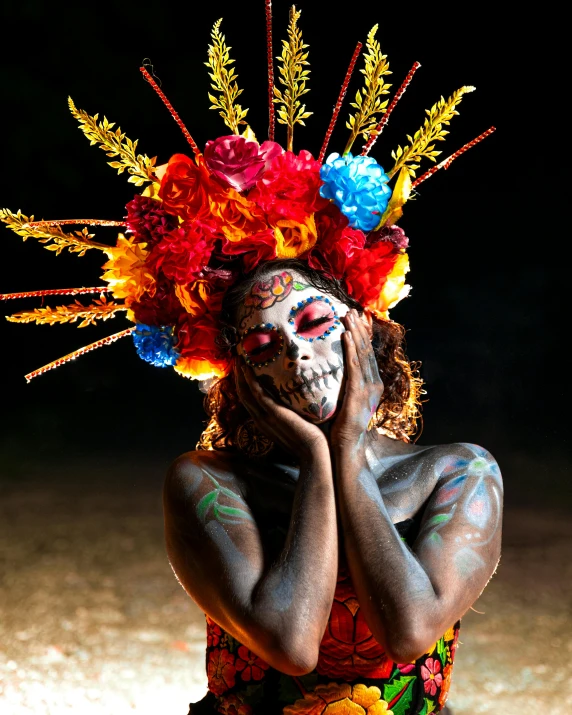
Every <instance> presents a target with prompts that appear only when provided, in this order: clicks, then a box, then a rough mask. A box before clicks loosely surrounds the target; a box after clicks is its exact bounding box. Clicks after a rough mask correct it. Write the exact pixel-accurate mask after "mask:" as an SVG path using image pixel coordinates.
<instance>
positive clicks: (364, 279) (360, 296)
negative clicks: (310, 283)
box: [345, 241, 400, 306]
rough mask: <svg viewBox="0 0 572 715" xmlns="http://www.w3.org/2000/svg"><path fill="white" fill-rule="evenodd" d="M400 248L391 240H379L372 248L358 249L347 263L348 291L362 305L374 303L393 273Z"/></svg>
mask: <svg viewBox="0 0 572 715" xmlns="http://www.w3.org/2000/svg"><path fill="white" fill-rule="evenodd" d="M399 255H400V251H399V249H397V248H396V246H395V245H394V244H393V243H392V242H391V241H379V242H378V243H375V244H374V245H373V246H371V247H370V248H365V249H364V250H361V251H356V252H355V253H354V254H353V255H352V257H351V258H350V259H349V260H348V262H347V265H346V274H345V283H346V286H347V289H348V293H349V294H350V295H351V296H352V298H355V299H356V300H357V301H358V302H359V303H360V304H361V305H363V306H366V305H368V304H369V303H374V302H375V301H376V300H377V298H378V297H379V294H380V293H381V289H382V288H383V285H384V284H385V282H386V280H387V276H388V275H389V274H390V273H391V270H392V268H393V266H394V265H395V263H396V261H397V258H398V257H399Z"/></svg>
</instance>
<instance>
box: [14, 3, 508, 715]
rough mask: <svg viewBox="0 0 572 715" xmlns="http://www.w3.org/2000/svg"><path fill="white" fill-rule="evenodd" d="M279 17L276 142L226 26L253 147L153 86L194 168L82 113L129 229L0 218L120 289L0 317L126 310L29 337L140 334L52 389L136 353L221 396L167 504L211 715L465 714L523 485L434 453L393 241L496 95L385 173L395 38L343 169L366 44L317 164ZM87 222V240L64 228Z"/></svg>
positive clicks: (214, 59) (291, 43)
mask: <svg viewBox="0 0 572 715" xmlns="http://www.w3.org/2000/svg"><path fill="white" fill-rule="evenodd" d="M265 6H266V20H267V43H268V44H267V58H268V96H269V134H268V141H264V142H262V143H261V144H259V143H258V141H257V140H256V139H255V137H254V133H253V131H252V130H251V129H250V127H249V126H246V127H245V126H244V125H245V120H244V117H245V116H246V111H247V110H244V109H242V107H241V106H240V105H238V104H236V99H237V98H238V96H239V95H240V93H241V91H242V90H240V89H239V88H238V85H237V83H236V75H235V74H234V70H233V69H232V68H231V67H230V66H231V65H232V60H231V59H230V56H229V50H230V48H229V47H227V45H226V41H225V37H224V35H223V34H222V33H221V30H220V20H219V21H217V22H216V23H215V25H214V27H213V30H212V32H211V42H212V44H211V45H210V46H209V50H208V65H209V68H210V78H211V82H212V84H211V89H212V92H213V93H214V94H209V101H210V102H211V108H213V109H216V110H217V111H218V113H219V114H220V116H221V117H222V119H223V120H224V122H225V123H226V125H227V126H228V128H229V129H230V131H231V132H232V134H230V135H225V136H219V137H217V138H216V139H214V140H210V141H208V142H207V144H206V146H205V148H204V152H202V151H201V150H200V148H199V146H198V145H197V144H196V143H195V141H194V140H193V139H192V136H191V135H190V133H189V132H188V130H187V129H186V127H185V126H184V125H183V123H182V121H181V119H180V117H179V116H178V115H177V113H176V112H175V110H174V109H173V107H172V105H171V104H170V103H169V102H168V100H167V99H166V97H165V95H164V94H163V92H162V90H161V89H160V88H159V87H158V85H157V83H156V82H155V80H154V78H153V77H152V75H151V74H150V73H149V72H148V71H147V70H146V69H145V68H142V71H143V74H144V76H145V78H146V79H147V81H148V82H150V84H151V85H152V86H153V87H154V88H155V90H156V91H157V93H158V94H159V96H160V97H161V99H162V100H163V101H164V102H165V104H166V106H167V107H168V109H169V111H170V112H171V114H172V116H173V117H174V118H175V120H176V121H177V123H178V124H179V126H180V127H181V128H182V129H183V132H184V134H185V137H186V139H187V141H188V143H189V145H190V147H191V149H192V152H193V157H189V156H186V155H182V154H175V155H174V156H173V157H171V159H170V160H169V162H168V164H166V165H162V166H155V159H153V158H150V157H148V156H146V155H143V154H137V153H136V151H135V147H136V145H137V144H136V142H133V141H131V140H129V139H127V138H126V137H125V135H124V134H123V133H122V132H121V130H120V129H118V128H117V129H114V128H113V127H114V126H115V125H114V124H113V123H109V122H108V121H107V119H104V120H103V121H100V120H98V115H93V116H91V115H89V114H88V113H87V112H86V111H84V110H82V109H78V108H77V107H76V106H75V104H74V103H73V101H71V99H70V102H69V106H70V110H71V112H72V114H73V116H74V117H75V118H76V119H77V120H78V121H79V124H80V128H81V129H82V131H83V132H84V134H85V135H86V136H87V138H88V139H89V140H90V142H91V143H92V144H99V146H100V147H101V148H102V149H103V150H104V151H105V152H106V154H107V156H109V157H117V160H116V161H115V160H114V161H112V162H110V164H111V166H112V167H114V168H116V169H117V170H118V172H119V173H123V172H127V174H128V175H129V181H131V182H132V183H135V184H136V185H137V186H145V188H144V189H143V191H142V192H141V193H140V194H137V195H136V196H135V197H134V198H133V200H132V201H130V202H129V203H128V204H127V207H126V211H127V216H126V218H125V221H113V220H112V221H106V220H101V219H88V220H82V221H79V222H78V221H75V220H73V219H70V220H56V221H40V222H35V221H33V219H28V218H27V217H25V216H23V215H22V214H21V213H20V212H17V213H13V212H11V211H9V210H7V209H6V210H0V220H2V221H3V222H5V223H6V224H7V225H8V226H9V227H10V228H12V230H14V231H15V232H16V233H17V234H18V235H20V236H22V237H23V238H28V237H34V238H37V239H39V240H40V241H41V242H42V243H44V244H50V245H48V246H46V247H47V248H48V249H49V250H53V251H56V252H57V253H60V252H62V251H63V250H70V251H71V252H72V253H77V254H78V255H84V253H85V252H86V251H87V250H94V251H101V252H103V253H104V254H105V255H106V257H107V259H108V260H107V262H106V263H105V264H104V266H103V269H104V271H105V273H104V274H103V276H102V279H103V280H104V281H105V282H106V284H107V285H106V286H104V287H101V286H95V287H93V288H72V289H61V290H60V289H48V290H46V291H35V292H32V293H29V292H27V293H18V294H9V295H3V296H0V299H16V298H29V297H32V296H37V297H40V296H41V297H42V298H44V297H46V296H55V295H73V296H77V295H87V294H91V293H99V294H103V293H110V294H111V296H112V298H113V300H110V301H108V300H107V299H106V298H105V297H104V296H103V295H102V296H101V297H100V298H99V299H95V300H94V301H93V302H92V304H91V305H84V304H82V303H80V301H77V300H76V301H75V302H74V303H72V304H70V305H67V306H58V307H57V309H55V310H54V309H52V308H51V307H42V308H39V309H36V310H33V311H21V312H19V313H16V314H15V315H13V316H11V317H10V320H13V321H15V322H23V323H27V322H31V321H33V322H37V323H52V324H53V323H54V322H72V323H73V322H76V321H78V318H79V319H81V322H79V325H80V326H84V325H87V324H89V323H94V322H95V321H96V320H107V319H108V318H109V317H111V316H113V315H116V314H119V313H121V314H125V315H126V316H127V319H128V320H129V321H131V322H132V323H134V324H135V325H133V326H131V327H129V328H127V329H124V330H122V331H120V332H119V333H115V334H113V335H109V336H108V337H106V338H103V339H100V340H97V341H96V342H95V343H91V344H89V345H86V346H85V347H83V348H80V349H79V350H76V351H74V352H73V353H69V354H68V355H66V356H64V357H63V358H60V359H58V360H55V361H53V362H51V363H49V364H47V365H45V366H43V367H41V368H39V369H37V370H34V371H33V372H31V373H29V374H28V375H26V378H27V379H28V381H29V380H31V379H32V378H35V377H38V376H40V375H42V374H44V373H45V372H48V371H49V370H52V369H54V368H55V367H59V366H60V365H63V364H65V363H67V362H69V361H71V360H73V359H75V358H76V357H79V356H80V355H83V354H84V353H86V352H90V351H91V350H94V349H96V348H99V347H102V346H104V345H108V344H111V343H113V342H115V341H116V340H118V339H119V338H121V337H124V336H127V335H131V336H132V337H133V340H134V343H135V348H136V350H137V353H138V355H139V356H140V357H141V358H142V359H144V360H146V361H147V362H149V363H151V364H152V365H154V366H157V367H162V368H164V367H173V368H174V369H175V370H176V371H177V372H178V373H179V374H181V375H183V376H185V377H188V378H192V379H199V380H201V381H202V382H203V383H204V382H206V381H210V382H213V381H214V384H212V386H211V388H210V391H209V394H208V399H207V409H208V412H209V415H210V418H211V419H210V423H209V425H208V427H207V429H206V430H205V432H204V434H203V435H202V438H201V442H200V448H199V449H198V450H197V451H195V452H191V453H188V454H186V455H183V456H182V457H181V458H179V459H178V460H177V461H176V462H175V464H174V465H173V467H172V468H171V470H170V472H169V474H168V476H167V480H166V484H165V491H164V495H165V496H164V502H165V522H166V539H167V546H168V552H169V558H170V560H171V564H172V566H173V569H174V571H175V573H176V575H177V577H178V578H179V580H180V582H181V584H182V585H183V587H184V588H185V589H186V591H187V592H188V593H189V595H190V596H191V597H192V598H193V599H194V600H195V601H196V603H197V604H198V605H199V606H200V607H201V608H202V610H203V611H204V612H205V614H206V616H207V627H208V631H207V673H208V679H209V694H208V695H207V697H206V698H205V699H204V701H202V703H201V704H197V705H194V706H192V708H191V711H192V712H198V713H200V712H220V713H227V714H230V713H233V714H235V715H273V713H285V714H286V715H294V714H295V713H298V714H301V715H334V714H335V713H337V714H338V715H339V714H342V713H347V714H348V715H353V714H356V715H364V714H365V713H367V715H379V714H380V713H393V715H410V714H411V715H412V714H413V713H415V714H416V715H427V714H428V713H431V712H438V711H440V710H442V709H443V706H444V703H445V700H446V697H447V692H448V689H449V683H450V678H451V670H452V664H453V657H454V653H455V649H456V645H457V636H458V621H459V619H460V618H461V616H462V615H463V613H465V611H466V610H467V609H468V608H469V607H470V605H471V604H472V603H473V602H474V601H475V599H476V598H477V597H478V596H479V594H480V592H481V591H482V589H483V588H484V586H485V585H486V583H487V581H488V580H489V578H490V576H491V574H492V573H493V572H494V569H495V567H496V564H497V563H498V558H499V552H500V537H501V532H500V525H501V498H502V485H501V481H500V474H499V472H498V467H497V465H496V463H495V461H494V460H493V458H492V457H491V456H490V455H489V454H488V453H487V452H486V451H484V450H483V449H481V448H480V447H476V446H474V445H466V444H455V445H446V446H433V447H419V446H416V445H414V444H412V443H411V442H410V436H411V435H412V434H414V432H415V420H416V416H417V398H418V395H419V391H420V380H419V379H418V378H417V377H416V376H415V373H414V370H412V368H411V366H410V364H409V363H408V361H407V359H406V357H405V354H404V350H403V346H402V340H403V332H404V331H403V330H402V329H401V328H400V327H399V326H398V325H396V324H395V323H393V322H391V321H390V320H389V317H388V311H389V310H390V309H392V308H393V306H394V305H395V304H396V303H397V302H398V301H399V300H401V299H402V298H403V297H405V296H406V295H407V291H408V286H406V285H405V274H406V273H407V271H408V269H409V262H408V256H407V253H406V248H407V245H408V240H407V238H406V236H405V234H404V233H403V231H402V230H401V229H400V228H398V227H397V226H396V225H395V224H396V223H397V221H399V219H400V218H401V215H402V213H403V206H404V204H405V203H406V201H407V200H408V198H409V196H410V195H411V192H412V191H413V190H414V189H415V187H416V186H418V185H419V184H420V183H422V182H423V181H425V180H426V179H427V178H429V177H430V176H432V175H433V174H434V173H435V172H436V171H437V170H439V169H440V168H447V167H448V166H449V165H450V164H451V162H452V161H453V160H454V159H455V158H456V157H458V156H460V155H461V154H462V153H463V152H464V151H466V150H467V149H468V148H470V147H472V146H474V145H475V144H476V143H478V142H479V141H480V140H481V139H483V138H485V137H486V136H488V135H489V134H490V133H491V132H492V131H493V128H491V129H489V130H487V131H486V132H484V133H483V134H481V135H480V136H479V137H477V138H476V139H474V140H472V141H471V142H469V143H468V144H465V145H464V146H463V147H461V148H460V149H458V150H457V151H456V152H455V153H454V154H452V155H450V156H449V158H448V159H445V160H444V161H441V162H439V163H438V164H434V166H433V167H432V168H431V169H429V170H428V171H426V172H425V173H424V174H422V175H421V176H420V177H418V178H415V176H416V171H417V169H418V168H419V162H420V161H421V160H423V159H430V160H433V161H435V158H436V156H437V155H438V154H439V153H440V152H438V151H436V150H435V149H434V147H435V142H436V141H439V140H442V139H444V138H445V136H446V135H447V134H448V126H449V123H450V121H451V119H452V118H453V117H454V116H455V115H457V114H458V109H457V107H458V105H459V103H460V101H461V99H462V97H463V95H464V94H465V93H467V92H471V91H472V90H473V89H474V88H473V87H472V86H463V87H461V88H459V89H458V90H456V91H455V92H453V94H451V96H450V97H449V98H448V99H444V98H443V97H441V98H440V99H439V100H438V101H437V102H436V103H435V104H434V105H433V107H432V108H431V109H430V110H428V111H427V112H426V118H425V120H424V123H423V126H422V127H421V128H420V129H419V130H418V131H417V132H416V133H415V134H414V135H412V136H407V140H408V142H409V144H404V146H399V147H398V148H397V150H395V151H394V152H392V154H391V156H392V158H393V160H394V162H395V163H394V165H393V166H392V167H391V168H390V169H389V170H388V171H387V173H386V172H385V171H384V169H383V168H382V167H381V166H380V165H379V164H378V163H377V161H376V160H375V159H374V158H373V157H370V156H368V152H369V151H370V150H371V148H372V146H373V144H374V143H375V141H376V140H377V138H378V136H379V134H380V133H381V131H382V129H383V127H384V126H385V124H386V123H387V120H388V118H389V115H390V114H391V112H392V110H393V108H394V107H395V104H396V102H397V101H398V100H399V98H400V97H401V96H402V95H403V93H404V92H405V90H406V88H407V86H408V84H409V82H410V81H411V77H412V76H413V73H414V72H415V71H416V69H417V67H418V66H419V64H418V63H415V64H414V65H413V68H412V69H411V70H410V72H409V74H408V75H407V76H406V77H405V79H404V80H403V82H402V84H401V85H400V87H399V88H398V89H397V91H396V92H395V94H394V98H393V100H392V102H391V104H389V101H388V100H384V99H383V98H384V95H386V94H388V93H389V85H388V84H386V82H385V79H384V77H385V76H387V75H388V74H390V72H389V69H388V63H387V58H386V56H385V55H383V53H382V52H381V49H380V45H379V42H378V41H377V40H376V38H375V35H376V30H377V25H375V26H374V27H373V28H372V30H371V31H370V33H369V34H368V37H367V40H366V43H365V48H364V57H363V59H364V66H363V69H362V70H361V72H362V75H363V76H365V85H364V86H363V88H362V89H361V90H358V92H357V94H356V95H355V97H356V99H355V102H354V103H353V104H352V105H351V106H352V107H353V108H354V110H355V111H354V112H353V114H351V115H350V119H349V121H348V124H347V126H348V127H349V128H350V129H351V133H350V137H349V140H348V142H347V144H346V146H345V149H344V151H343V154H342V155H341V156H340V154H338V153H333V154H331V155H330V156H329V157H328V158H327V159H325V156H326V149H327V146H328V142H329V139H330V137H331V134H332V131H333V127H334V125H335V122H336V118H337V116H338V113H339V110H340V107H341V105H342V101H343V98H344V95H345V92H346V90H347V89H348V84H349V81H350V77H351V74H352V71H353V68H354V65H355V64H356V61H357V59H358V55H359V54H360V51H361V47H362V45H361V43H358V46H357V47H356V50H355V51H354V55H353V57H352V61H351V63H350V67H349V69H348V72H347V74H346V78H345V80H344V83H343V85H342V90H341V93H340V96H339V99H338V102H337V103H336V105H335V109H334V113H333V116H332V119H331V122H330V126H329V127H328V130H327V133H326V137H325V139H324V143H323V145H322V148H321V150H320V153H319V155H318V159H314V157H313V156H312V155H311V154H310V152H308V151H307V150H304V149H303V150H301V151H299V152H298V153H295V152H294V149H293V136H294V129H295V127H296V125H298V124H302V125H303V124H304V120H305V119H306V118H307V116H309V113H307V112H306V111H305V105H303V104H301V100H300V97H302V96H303V95H305V94H306V93H307V91H308V88H307V82H308V74H309V71H308V69H307V65H308V62H307V57H308V53H307V51H306V48H307V45H305V44H304V43H303V41H302V36H301V31H300V29H299V28H298V25H297V23H298V19H299V16H300V13H299V11H297V10H296V9H295V8H292V9H291V11H290V19H289V25H288V30H287V37H288V39H287V40H285V41H283V43H282V54H281V57H280V58H279V73H278V84H279V85H281V88H279V87H278V86H274V74H273V50H272V23H271V3H270V1H269V0H267V2H266V3H265ZM274 104H278V110H277V112H276V117H275V115H274ZM275 119H277V121H278V122H279V123H280V124H285V125H287V132H286V143H285V146H282V145H281V144H279V143H277V142H275V141H274V129H275V126H274V122H275ZM360 137H361V138H362V139H363V140H364V145H363V147H362V148H361V153H360V154H357V155H356V156H353V155H352V154H351V152H350V150H351V149H352V147H353V145H354V143H355V142H356V141H357V140H358V139H359V138H360ZM357 151H360V149H358V150H357ZM413 179H415V180H414V181H413ZM74 223H80V224H81V223H83V224H84V225H85V228H84V230H83V231H75V232H73V233H72V232H66V231H64V230H63V229H62V226H63V227H65V226H66V225H68V224H74ZM87 226H120V227H122V228H124V229H125V234H126V235H124V234H119V236H118V239H117V242H116V244H115V246H111V245H108V244H104V243H101V242H99V241H98V242H95V241H92V240H91V239H92V236H91V234H89V233H88V229H87ZM292 259H295V260H292Z"/></svg>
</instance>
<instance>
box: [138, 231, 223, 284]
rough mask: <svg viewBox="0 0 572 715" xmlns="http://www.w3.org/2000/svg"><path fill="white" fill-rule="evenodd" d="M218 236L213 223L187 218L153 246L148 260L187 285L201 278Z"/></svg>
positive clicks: (176, 280) (156, 269) (150, 264)
mask: <svg viewBox="0 0 572 715" xmlns="http://www.w3.org/2000/svg"><path fill="white" fill-rule="evenodd" d="M214 242H215V237H214V235H213V231H212V229H211V227H210V226H208V225H207V224H203V223H201V222H199V221H185V223H182V224H181V225H180V226H179V227H178V228H176V229H175V230H174V231H171V233H168V234H167V235H166V236H164V237H163V239H162V240H161V241H160V242H159V243H158V244H157V245H156V246H155V247H154V248H153V250H152V251H151V253H150V255H149V258H148V260H147V263H148V265H149V266H150V267H151V269H152V270H153V272H154V273H155V274H157V273H158V272H159V271H162V272H163V273H164V275H165V276H166V277H167V278H170V279H171V280H173V281H175V283H181V284H183V285H185V284H187V283H190V282H191V281H193V280H195V279H196V278H198V277H199V276H200V274H201V272H202V270H203V268H204V266H206V264H207V263H208V262H209V259H210V257H211V253H212V251H213V247H214Z"/></svg>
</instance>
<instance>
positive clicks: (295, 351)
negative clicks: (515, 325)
mask: <svg viewBox="0 0 572 715" xmlns="http://www.w3.org/2000/svg"><path fill="white" fill-rule="evenodd" d="M299 355H300V348H299V347H298V345H297V344H296V343H295V342H294V341H291V342H290V345H288V348H287V349H286V357H288V358H290V360H296V358H297V357H298V356H299Z"/></svg>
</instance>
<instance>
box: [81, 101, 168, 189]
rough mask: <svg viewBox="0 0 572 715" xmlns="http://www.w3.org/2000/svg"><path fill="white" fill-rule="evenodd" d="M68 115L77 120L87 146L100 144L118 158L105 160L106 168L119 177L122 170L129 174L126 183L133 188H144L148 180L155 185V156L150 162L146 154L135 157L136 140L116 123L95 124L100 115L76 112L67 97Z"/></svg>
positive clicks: (100, 146)
mask: <svg viewBox="0 0 572 715" xmlns="http://www.w3.org/2000/svg"><path fill="white" fill-rule="evenodd" d="M68 104H69V108H70V112H71V113H72V115H73V116H74V117H75V118H76V119H77V120H78V122H79V125H80V126H79V128H80V129H81V131H82V132H83V133H84V134H85V136H86V137H87V138H88V139H89V142H90V144H91V145H92V146H93V145H94V144H99V148H100V149H103V151H104V152H105V153H106V155H107V156H109V157H114V156H117V157H119V160H118V161H108V162H107V163H108V164H109V166H111V167H113V168H114V169H117V173H118V174H122V173H123V172H124V171H125V170H127V173H128V174H129V175H130V176H129V179H128V181H129V182H131V183H132V184H135V186H143V184H144V183H145V182H147V181H150V182H155V181H156V178H155V162H156V159H157V158H156V157H153V158H152V159H150V158H149V157H148V156H146V155H145V154H137V143H138V140H137V139H136V140H135V141H131V139H129V138H128V137H126V136H125V133H124V132H122V131H121V129H120V128H119V127H117V129H114V128H113V127H114V126H115V122H108V121H107V118H106V117H104V118H103V121H98V119H99V114H94V115H93V116H91V115H90V114H88V113H87V112H85V111H84V110H83V109H77V107H76V106H75V104H74V102H73V100H72V98H71V97H68Z"/></svg>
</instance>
